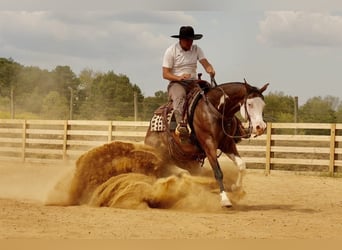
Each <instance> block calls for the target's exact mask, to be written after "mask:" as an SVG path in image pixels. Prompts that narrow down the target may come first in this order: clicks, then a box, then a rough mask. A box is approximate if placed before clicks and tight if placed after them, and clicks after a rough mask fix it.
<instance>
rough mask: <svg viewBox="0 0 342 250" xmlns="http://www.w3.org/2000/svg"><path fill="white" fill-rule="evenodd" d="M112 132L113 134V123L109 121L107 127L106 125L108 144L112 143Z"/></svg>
mask: <svg viewBox="0 0 342 250" xmlns="http://www.w3.org/2000/svg"><path fill="white" fill-rule="evenodd" d="M112 132H113V123H112V121H109V125H108V142H111V141H112Z"/></svg>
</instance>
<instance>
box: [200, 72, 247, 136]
mask: <svg viewBox="0 0 342 250" xmlns="http://www.w3.org/2000/svg"><path fill="white" fill-rule="evenodd" d="M211 80H212V83H216V81H215V79H213V78H212V79H211ZM215 85H216V84H215ZM216 86H217V85H216ZM217 89H219V90H221V91H222V93H223V95H224V96H227V97H228V98H229V95H227V94H226V92H225V91H224V90H223V89H222V88H221V87H219V86H217ZM225 99H226V98H225ZM225 99H224V102H223V110H222V114H221V113H220V112H219V111H218V110H217V109H216V108H215V107H214V105H213V104H212V103H211V102H210V101H207V103H208V104H210V105H209V107H210V108H211V109H212V110H213V111H214V112H215V113H216V114H217V115H218V116H220V117H221V118H222V122H221V126H222V131H223V133H224V134H225V135H226V136H228V137H229V138H231V139H242V138H244V139H246V138H250V137H251V135H252V130H253V128H252V124H251V118H250V115H249V113H248V110H247V96H246V97H245V99H244V105H245V113H246V115H247V120H248V134H247V135H241V136H238V135H230V134H229V132H227V130H226V129H225V126H224V122H225V121H227V118H226V117H225V111H226V105H227V103H226V101H225ZM239 104H240V103H238V104H237V105H239ZM240 105H241V104H240ZM233 108H235V106H234V107H233ZM229 122H231V121H229Z"/></svg>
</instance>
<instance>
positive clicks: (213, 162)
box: [207, 153, 232, 207]
mask: <svg viewBox="0 0 342 250" xmlns="http://www.w3.org/2000/svg"><path fill="white" fill-rule="evenodd" d="M207 157H208V160H209V163H210V166H211V168H212V170H213V172H214V176H215V179H216V181H217V183H218V185H219V187H220V197H221V206H222V207H231V206H232V203H231V201H230V200H229V198H228V195H227V193H226V191H225V188H224V185H223V173H222V170H221V167H220V164H219V162H218V160H217V157H216V154H215V153H213V154H210V155H208V154H207Z"/></svg>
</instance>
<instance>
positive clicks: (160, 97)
mask: <svg viewBox="0 0 342 250" xmlns="http://www.w3.org/2000/svg"><path fill="white" fill-rule="evenodd" d="M254 84H255V83H254ZM256 85H257V84H256ZM165 102H167V93H166V89H165V90H160V91H157V92H156V93H155V95H154V96H153V97H151V96H150V97H145V96H144V95H143V94H142V91H141V89H140V88H139V86H137V85H136V84H133V83H131V82H130V80H129V77H128V76H126V75H123V74H116V73H114V71H109V72H106V73H103V72H94V71H93V70H91V69H84V70H83V71H81V72H80V74H79V75H76V74H75V73H74V72H73V71H72V69H71V68H70V67H69V66H57V67H56V68H55V69H53V70H52V71H48V70H44V69H40V68H39V67H31V66H23V65H21V64H19V63H18V62H15V61H14V60H13V59H11V58H0V118H21V119H53V120H58V119H63V120H65V119H75V120H77V119H78V120H135V119H136V120H140V121H148V120H149V119H150V117H151V115H152V114H153V111H154V110H155V109H156V108H157V107H158V106H160V105H161V104H163V103H165ZM265 102H266V107H265V112H264V116H265V120H266V121H271V122H310V123H312V122H317V123H342V104H341V101H340V100H339V98H338V97H333V96H326V97H320V96H319V97H313V98H310V99H309V100H307V101H306V103H304V104H303V105H301V106H299V107H298V106H297V101H296V98H295V97H292V96H288V95H285V94H284V93H281V92H280V93H279V92H272V91H270V92H268V94H266V95H265Z"/></svg>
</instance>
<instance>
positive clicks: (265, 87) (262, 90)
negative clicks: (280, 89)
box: [259, 83, 270, 93]
mask: <svg viewBox="0 0 342 250" xmlns="http://www.w3.org/2000/svg"><path fill="white" fill-rule="evenodd" d="M268 85H270V84H269V83H266V84H265V85H264V86H263V87H262V88H260V89H259V91H260V93H262V92H264V91H265V90H266V89H267V87H268Z"/></svg>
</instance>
